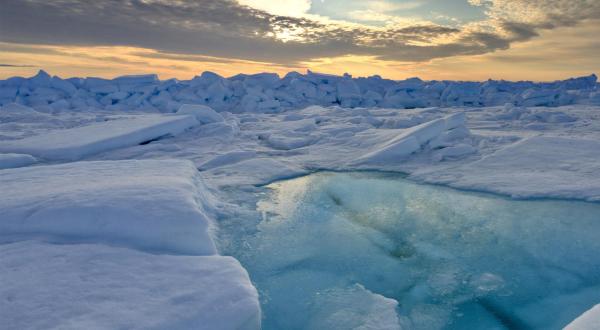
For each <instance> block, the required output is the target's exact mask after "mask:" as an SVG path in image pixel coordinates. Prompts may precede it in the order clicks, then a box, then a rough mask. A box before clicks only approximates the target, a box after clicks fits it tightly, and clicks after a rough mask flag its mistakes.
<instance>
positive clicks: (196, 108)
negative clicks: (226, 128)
mask: <svg viewBox="0 0 600 330" xmlns="http://www.w3.org/2000/svg"><path fill="white" fill-rule="evenodd" d="M177 114H178V115H193V116H195V117H196V120H198V121H199V122H200V123H202V124H210V123H218V122H222V121H223V116H221V115H220V114H219V113H218V112H216V111H215V110H213V109H211V108H210V107H207V106H205V105H199V104H196V105H190V104H184V105H182V106H181V108H179V110H177Z"/></svg>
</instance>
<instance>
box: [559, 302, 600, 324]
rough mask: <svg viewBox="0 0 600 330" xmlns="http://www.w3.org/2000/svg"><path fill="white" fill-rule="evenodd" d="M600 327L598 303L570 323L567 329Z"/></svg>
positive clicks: (599, 307)
mask: <svg viewBox="0 0 600 330" xmlns="http://www.w3.org/2000/svg"><path fill="white" fill-rule="evenodd" d="M598 328H600V305H596V306H594V307H593V308H591V309H590V310H588V311H586V312H585V313H583V314H581V315H580V316H579V317H577V318H576V319H575V320H573V322H571V323H569V324H568V325H567V326H566V327H565V330H587V329H598Z"/></svg>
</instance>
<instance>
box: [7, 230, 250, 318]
mask: <svg viewBox="0 0 600 330" xmlns="http://www.w3.org/2000/svg"><path fill="white" fill-rule="evenodd" d="M0 269H2V281H0V319H2V327H4V328H7V329H260V322H261V321H260V307H259V305H258V295H257V293H256V289H254V287H253V286H252V284H251V283H250V280H249V278H248V274H247V273H246V271H245V270H244V269H243V268H242V267H241V266H240V264H239V263H238V262H237V261H236V260H235V259H233V258H231V257H223V256H173V255H166V254H149V253H144V252H139V251H135V250H130V249H126V248H118V247H109V246H103V245H93V244H77V245H70V244H66V245H65V244H61V245H54V244H47V243H40V242H34V241H24V242H18V243H12V244H2V245H0Z"/></svg>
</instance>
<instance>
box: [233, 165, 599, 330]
mask: <svg viewBox="0 0 600 330" xmlns="http://www.w3.org/2000/svg"><path fill="white" fill-rule="evenodd" d="M257 198H258V202H257V206H256V207H257V209H258V212H259V214H260V217H259V218H257V219H256V220H255V221H250V220H247V221H245V222H244V224H243V225H240V224H239V223H240V221H243V219H244V215H243V214H238V215H237V217H235V218H232V219H231V220H229V222H228V224H227V223H225V225H224V226H223V228H224V229H223V230H225V231H229V233H228V234H227V235H225V236H227V237H228V238H227V239H229V240H231V242H230V243H231V244H229V245H228V246H229V251H225V252H226V253H229V254H232V255H233V256H235V257H236V258H238V259H239V260H240V262H241V263H242V264H243V265H244V267H245V268H246V269H247V270H248V272H249V273H250V277H251V278H252V280H253V282H254V283H255V285H256V286H257V288H258V289H259V293H260V295H261V303H262V308H263V313H264V320H263V327H264V329H348V328H362V329H369V328H381V327H386V326H393V325H396V326H397V325H399V326H402V327H403V328H405V329H529V328H536V329H537V328H540V329H554V328H557V329H558V328H561V327H562V326H564V325H566V324H567V323H568V322H569V321H570V320H572V319H573V318H575V317H576V316H578V315H579V314H580V313H582V312H584V311H585V310H587V309H588V308H590V307H591V306H592V305H594V304H596V303H600V204H594V203H584V202H576V201H557V200H536V201H515V200H510V199H506V198H502V197H498V196H494V195H488V194H478V193H470V192H462V191H457V190H453V189H449V188H444V187H439V186H431V185H421V184H416V183H413V182H410V181H408V180H405V179H403V178H401V177H400V176H395V175H387V174H377V173H317V174H312V175H308V176H305V177H301V178H297V179H292V180H286V181H281V182H277V183H274V184H271V185H269V186H268V187H267V189H266V192H265V193H263V194H261V195H258V196H257ZM248 214H251V213H248ZM248 217H250V216H248ZM236 222H237V224H236ZM233 241H235V244H234V243H233ZM226 250H227V249H226ZM388 298H390V299H394V300H395V301H397V305H396V304H395V302H394V301H393V300H390V299H388Z"/></svg>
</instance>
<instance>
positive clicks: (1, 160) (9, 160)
mask: <svg viewBox="0 0 600 330" xmlns="http://www.w3.org/2000/svg"><path fill="white" fill-rule="evenodd" d="M36 162H37V159H35V158H34V157H33V156H31V155H25V154H0V170H2V169H5V168H14V167H23V166H27V165H31V164H35V163H36Z"/></svg>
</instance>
